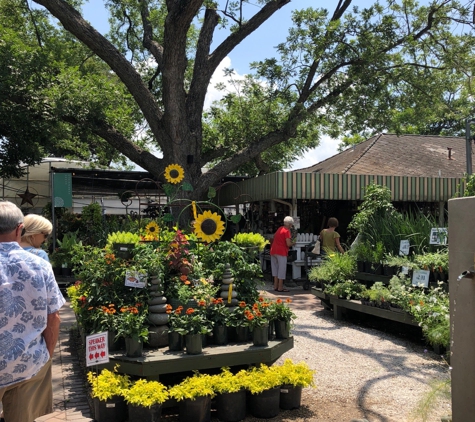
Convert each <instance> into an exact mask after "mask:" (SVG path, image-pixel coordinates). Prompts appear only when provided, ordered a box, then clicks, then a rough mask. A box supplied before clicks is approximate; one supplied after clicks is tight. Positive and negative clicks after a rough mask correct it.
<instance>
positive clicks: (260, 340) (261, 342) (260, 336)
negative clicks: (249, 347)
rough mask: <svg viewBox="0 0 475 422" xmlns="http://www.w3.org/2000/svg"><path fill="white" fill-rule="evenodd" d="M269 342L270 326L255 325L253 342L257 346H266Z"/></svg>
mask: <svg viewBox="0 0 475 422" xmlns="http://www.w3.org/2000/svg"><path fill="white" fill-rule="evenodd" d="M268 343H269V326H268V325H264V326H262V327H254V329H253V330H252V344H253V345H254V346H256V347H265V346H267V344H268Z"/></svg>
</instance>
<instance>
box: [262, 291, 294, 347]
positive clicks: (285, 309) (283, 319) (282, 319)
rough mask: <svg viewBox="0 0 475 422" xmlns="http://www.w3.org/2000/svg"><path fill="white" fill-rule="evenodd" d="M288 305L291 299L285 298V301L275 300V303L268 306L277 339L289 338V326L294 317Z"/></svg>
mask: <svg viewBox="0 0 475 422" xmlns="http://www.w3.org/2000/svg"><path fill="white" fill-rule="evenodd" d="M290 303H292V299H289V298H287V299H286V300H285V301H283V300H282V299H276V301H275V302H271V304H270V307H269V308H270V315H271V319H272V320H273V323H274V328H275V335H276V337H277V338H278V339H285V338H289V337H290V326H291V324H292V320H293V319H295V318H296V315H295V314H294V312H293V311H292V309H290V307H289V304H290Z"/></svg>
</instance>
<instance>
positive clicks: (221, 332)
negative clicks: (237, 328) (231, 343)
mask: <svg viewBox="0 0 475 422" xmlns="http://www.w3.org/2000/svg"><path fill="white" fill-rule="evenodd" d="M213 338H214V344H216V345H217V346H224V345H225V344H228V327H226V326H225V325H215V326H214V327H213Z"/></svg>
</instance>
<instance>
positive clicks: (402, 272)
mask: <svg viewBox="0 0 475 422" xmlns="http://www.w3.org/2000/svg"><path fill="white" fill-rule="evenodd" d="M401 274H405V275H408V274H409V267H401Z"/></svg>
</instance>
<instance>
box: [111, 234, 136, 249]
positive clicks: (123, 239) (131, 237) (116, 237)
mask: <svg viewBox="0 0 475 422" xmlns="http://www.w3.org/2000/svg"><path fill="white" fill-rule="evenodd" d="M139 242H140V236H139V235H138V234H137V233H131V232H114V233H109V235H108V236H107V247H108V248H110V247H111V246H112V245H113V244H114V243H125V244H133V245H136V244H137V243H139Z"/></svg>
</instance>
